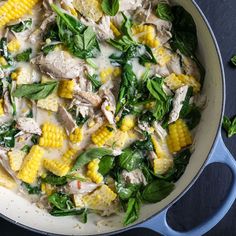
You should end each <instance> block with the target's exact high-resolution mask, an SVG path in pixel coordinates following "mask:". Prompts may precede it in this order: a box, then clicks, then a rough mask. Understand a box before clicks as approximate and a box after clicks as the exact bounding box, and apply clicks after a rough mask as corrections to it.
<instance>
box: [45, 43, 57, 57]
mask: <svg viewBox="0 0 236 236" xmlns="http://www.w3.org/2000/svg"><path fill="white" fill-rule="evenodd" d="M56 46H57V44H48V45H45V46H43V47H42V48H41V50H42V52H43V54H44V55H47V54H48V53H49V52H52V51H54V50H55V48H56Z"/></svg>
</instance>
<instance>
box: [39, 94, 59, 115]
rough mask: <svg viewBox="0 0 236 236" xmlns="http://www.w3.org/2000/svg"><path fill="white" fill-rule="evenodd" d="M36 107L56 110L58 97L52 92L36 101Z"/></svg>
mask: <svg viewBox="0 0 236 236" xmlns="http://www.w3.org/2000/svg"><path fill="white" fill-rule="evenodd" d="M37 107H39V108H42V109H45V110H48V111H53V112H57V110H58V97H57V95H56V94H54V93H52V94H50V95H49V96H47V97H46V98H43V99H39V100H38V102H37Z"/></svg>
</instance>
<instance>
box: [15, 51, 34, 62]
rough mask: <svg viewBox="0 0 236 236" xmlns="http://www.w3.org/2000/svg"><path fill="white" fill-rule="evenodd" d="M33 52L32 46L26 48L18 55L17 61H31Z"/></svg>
mask: <svg viewBox="0 0 236 236" xmlns="http://www.w3.org/2000/svg"><path fill="white" fill-rule="evenodd" d="M31 53H32V48H28V49H26V50H25V51H23V52H22V53H19V54H17V55H16V61H17V62H23V61H26V62H27V61H29V60H30V55H31Z"/></svg>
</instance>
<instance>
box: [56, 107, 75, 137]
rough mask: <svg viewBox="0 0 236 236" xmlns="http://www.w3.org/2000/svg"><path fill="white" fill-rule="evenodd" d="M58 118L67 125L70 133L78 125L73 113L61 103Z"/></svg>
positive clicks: (66, 127) (67, 130)
mask: <svg viewBox="0 0 236 236" xmlns="http://www.w3.org/2000/svg"><path fill="white" fill-rule="evenodd" d="M58 119H59V120H60V121H61V123H62V124H63V126H64V127H65V129H66V132H67V134H68V135H69V134H70V133H72V132H73V131H74V130H75V128H76V127H77V125H76V123H75V121H74V119H73V118H72V116H71V114H70V113H69V112H68V111H67V110H66V109H65V108H64V107H63V106H62V105H59V107H58Z"/></svg>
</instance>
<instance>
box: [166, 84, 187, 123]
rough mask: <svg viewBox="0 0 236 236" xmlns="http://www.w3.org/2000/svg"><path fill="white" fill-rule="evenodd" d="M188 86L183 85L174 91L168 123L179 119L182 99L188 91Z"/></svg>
mask: <svg viewBox="0 0 236 236" xmlns="http://www.w3.org/2000/svg"><path fill="white" fill-rule="evenodd" d="M188 88H189V87H188V86H187V85H186V86H183V87H181V88H179V89H177V90H176V91H175V97H174V101H173V109H172V111H171V113H170V118H169V122H168V123H169V124H170V123H172V122H175V121H176V120H178V119H179V114H180V112H181V109H182V107H183V104H184V100H185V98H186V96H187V93H188Z"/></svg>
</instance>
